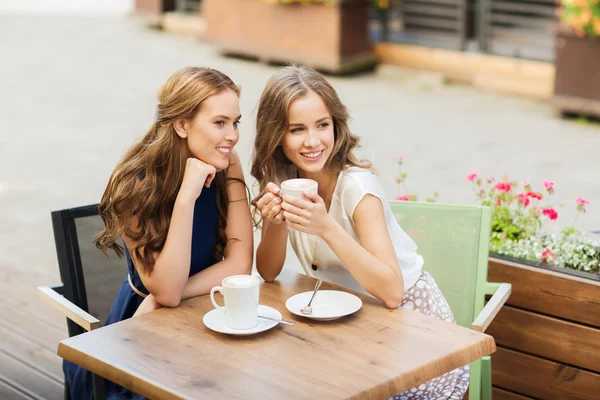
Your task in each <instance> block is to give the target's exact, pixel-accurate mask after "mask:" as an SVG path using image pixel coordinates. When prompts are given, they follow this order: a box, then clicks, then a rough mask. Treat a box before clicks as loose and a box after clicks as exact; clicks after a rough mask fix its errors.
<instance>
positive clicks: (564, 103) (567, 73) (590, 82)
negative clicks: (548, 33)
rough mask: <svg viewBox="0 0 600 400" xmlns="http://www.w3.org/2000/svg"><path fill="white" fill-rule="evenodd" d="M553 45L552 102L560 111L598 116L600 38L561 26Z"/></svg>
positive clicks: (599, 100)
mask: <svg viewBox="0 0 600 400" xmlns="http://www.w3.org/2000/svg"><path fill="white" fill-rule="evenodd" d="M555 47H556V51H555V61H554V65H555V67H556V75H555V81H554V96H553V97H552V103H553V104H554V105H555V106H556V107H557V108H558V109H559V110H560V111H561V112H563V113H574V114H581V115H590V116H595V117H600V68H599V67H598V66H599V65H600V39H590V38H579V37H577V36H576V35H574V34H573V33H571V32H569V31H567V30H564V29H561V30H559V32H558V33H557V36H556V44H555Z"/></svg>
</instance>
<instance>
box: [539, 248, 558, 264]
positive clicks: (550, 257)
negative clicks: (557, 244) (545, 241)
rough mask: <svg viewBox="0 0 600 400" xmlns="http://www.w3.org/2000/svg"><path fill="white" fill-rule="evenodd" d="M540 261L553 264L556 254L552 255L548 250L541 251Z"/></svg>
mask: <svg viewBox="0 0 600 400" xmlns="http://www.w3.org/2000/svg"><path fill="white" fill-rule="evenodd" d="M542 260H544V261H552V262H553V261H555V260H556V253H554V252H553V251H552V250H550V249H546V250H544V251H542Z"/></svg>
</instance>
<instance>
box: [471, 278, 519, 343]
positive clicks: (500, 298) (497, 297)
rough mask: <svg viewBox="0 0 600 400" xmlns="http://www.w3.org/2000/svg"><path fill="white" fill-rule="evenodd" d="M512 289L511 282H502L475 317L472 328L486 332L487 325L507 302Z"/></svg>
mask: <svg viewBox="0 0 600 400" xmlns="http://www.w3.org/2000/svg"><path fill="white" fill-rule="evenodd" d="M511 290H512V286H511V284H510V283H501V284H500V286H499V287H498V289H496V292H495V293H494V295H493V296H492V298H491V299H490V301H488V303H487V304H486V305H485V307H484V308H483V310H481V312H480V313H479V315H478V316H477V318H475V321H474V322H473V324H472V325H471V329H473V330H475V331H477V332H485V330H486V329H487V327H488V326H489V325H490V324H491V323H492V321H493V320H494V317H495V316H496V314H498V312H499V311H500V309H501V308H502V306H503V305H504V303H506V300H508V298H509V297H510V292H511Z"/></svg>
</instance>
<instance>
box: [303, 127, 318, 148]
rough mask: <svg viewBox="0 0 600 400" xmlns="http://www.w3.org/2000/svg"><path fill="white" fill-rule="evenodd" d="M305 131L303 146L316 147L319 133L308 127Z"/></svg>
mask: <svg viewBox="0 0 600 400" xmlns="http://www.w3.org/2000/svg"><path fill="white" fill-rule="evenodd" d="M307 132H308V133H307V134H306V136H305V138H304V146H305V147H308V148H311V147H317V146H318V145H319V142H320V139H319V134H318V133H317V132H316V131H315V130H314V129H309V130H308V131H307Z"/></svg>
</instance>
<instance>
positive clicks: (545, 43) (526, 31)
mask: <svg viewBox="0 0 600 400" xmlns="http://www.w3.org/2000/svg"><path fill="white" fill-rule="evenodd" d="M554 1H555V0H391V1H390V4H389V7H388V8H387V9H379V8H376V7H374V8H373V12H372V24H371V35H372V39H373V40H374V41H380V42H395V43H405V44H416V45H422V46H430V47H439V48H446V49H454V50H469V51H479V52H483V53H490V54H498V55H505V56H510V57H517V58H528V59H538V60H548V61H549V60H552V59H553V56H554V28H555V27H556V25H557V17H556V15H555V8H556V6H555V3H554Z"/></svg>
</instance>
